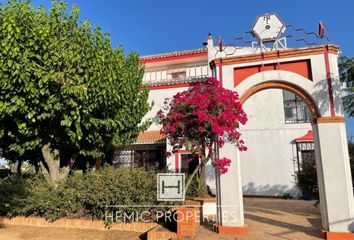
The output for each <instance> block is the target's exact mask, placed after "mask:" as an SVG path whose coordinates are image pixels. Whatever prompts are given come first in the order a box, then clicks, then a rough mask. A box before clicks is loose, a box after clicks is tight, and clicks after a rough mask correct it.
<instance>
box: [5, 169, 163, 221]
mask: <svg viewBox="0 0 354 240" xmlns="http://www.w3.org/2000/svg"><path fill="white" fill-rule="evenodd" d="M157 204H158V202H157V201H156V173H155V172H154V171H146V170H144V169H140V168H133V169H130V168H119V169H114V168H113V167H110V166H107V167H104V168H102V169H101V170H100V171H95V170H92V171H89V172H87V173H86V174H82V173H79V172H77V173H75V174H73V175H71V176H70V177H69V178H68V179H67V180H66V181H65V182H63V183H61V184H59V185H58V186H53V185H52V184H51V183H49V182H48V181H46V180H45V179H44V177H43V176H41V175H34V176H27V177H21V176H10V177H7V178H5V179H0V214H1V215H8V216H17V215H27V216H28V215H31V216H41V217H45V218H47V219H49V220H56V219H58V218H62V217H68V218H72V217H88V216H89V217H91V218H96V219H103V218H104V213H105V211H106V210H107V209H108V210H114V211H116V210H121V211H125V212H133V211H142V210H151V207H149V206H147V207H145V208H144V207H143V208H141V207H140V206H139V207H134V206H132V205H150V206H151V205H157ZM108 205H119V207H117V208H112V207H106V206H108ZM128 205H129V206H128Z"/></svg>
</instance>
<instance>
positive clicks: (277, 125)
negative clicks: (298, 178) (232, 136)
mask: <svg viewBox="0 0 354 240" xmlns="http://www.w3.org/2000/svg"><path fill="white" fill-rule="evenodd" d="M243 107H244V110H245V111H246V113H247V115H248V118H249V120H248V122H247V124H246V125H245V126H242V127H241V133H242V138H243V139H244V140H245V142H246V145H247V147H248V150H247V151H245V152H241V154H240V157H241V171H242V184H243V192H244V194H247V195H276V196H281V195H283V194H284V193H290V194H291V195H293V196H294V195H295V196H296V194H297V192H298V191H297V189H296V187H295V185H294V184H295V183H294V174H295V172H294V171H295V165H294V163H295V160H296V149H295V145H294V144H293V139H295V138H297V137H300V136H303V135H305V134H306V133H307V131H308V130H310V129H311V124H310V123H297V124H294V123H291V124H285V118H284V108H283V93H282V90H280V89H269V90H264V91H261V92H258V93H256V94H254V95H253V96H251V97H250V98H249V99H248V100H247V101H246V103H245V104H244V106H243Z"/></svg>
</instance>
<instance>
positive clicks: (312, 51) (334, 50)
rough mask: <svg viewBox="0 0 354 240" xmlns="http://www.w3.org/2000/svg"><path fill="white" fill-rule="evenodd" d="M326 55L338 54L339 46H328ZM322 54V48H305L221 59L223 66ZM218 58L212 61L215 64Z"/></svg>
mask: <svg viewBox="0 0 354 240" xmlns="http://www.w3.org/2000/svg"><path fill="white" fill-rule="evenodd" d="M328 53H330V54H336V55H338V54H339V46H337V45H328ZM319 54H323V46H315V47H307V48H295V49H284V50H279V51H272V52H265V53H262V54H247V55H241V56H233V57H226V58H223V59H222V60H223V65H224V66H225V65H231V64H241V63H251V62H261V61H268V60H277V59H284V58H294V57H305V56H311V55H319ZM218 61H219V58H216V59H214V60H213V62H214V63H217V62H218Z"/></svg>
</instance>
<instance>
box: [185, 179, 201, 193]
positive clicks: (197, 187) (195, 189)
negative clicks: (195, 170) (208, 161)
mask: <svg viewBox="0 0 354 240" xmlns="http://www.w3.org/2000/svg"><path fill="white" fill-rule="evenodd" d="M201 188H202V181H201V177H200V176H199V175H198V174H196V175H195V176H194V177H193V179H192V181H191V184H190V186H189V188H188V189H187V193H186V194H187V196H189V197H199V195H200V192H201Z"/></svg>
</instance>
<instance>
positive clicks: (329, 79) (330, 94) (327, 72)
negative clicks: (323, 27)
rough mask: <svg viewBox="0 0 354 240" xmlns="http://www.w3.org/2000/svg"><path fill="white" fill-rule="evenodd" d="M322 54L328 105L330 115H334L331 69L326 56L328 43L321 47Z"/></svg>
mask: <svg viewBox="0 0 354 240" xmlns="http://www.w3.org/2000/svg"><path fill="white" fill-rule="evenodd" d="M323 55H324V59H325V65H326V76H327V85H328V94H329V105H330V110H331V116H332V117H335V116H336V113H335V111H334V100H333V87H332V77H331V70H330V67H329V56H328V45H326V46H325V47H324V49H323Z"/></svg>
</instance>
